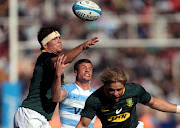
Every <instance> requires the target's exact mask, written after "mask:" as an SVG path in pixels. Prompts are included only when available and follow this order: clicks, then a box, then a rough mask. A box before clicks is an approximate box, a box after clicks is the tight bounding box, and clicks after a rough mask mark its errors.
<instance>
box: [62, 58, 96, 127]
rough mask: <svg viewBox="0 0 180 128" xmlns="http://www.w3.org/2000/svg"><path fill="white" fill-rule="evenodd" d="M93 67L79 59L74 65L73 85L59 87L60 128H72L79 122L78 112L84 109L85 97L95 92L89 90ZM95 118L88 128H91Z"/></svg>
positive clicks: (84, 60) (91, 89) (85, 60)
mask: <svg viewBox="0 0 180 128" xmlns="http://www.w3.org/2000/svg"><path fill="white" fill-rule="evenodd" d="M92 72H93V65H92V63H91V61H90V60H88V59H80V60H79V61H77V62H76V63H75V65H74V75H75V76H76V81H75V83H71V84H65V85H63V86H62V87H61V97H62V98H61V101H62V102H61V103H60V105H59V110H60V119H61V128H74V127H75V126H76V125H77V124H78V122H79V120H80V112H81V110H82V109H83V108H84V104H85V101H86V99H87V97H88V96H89V95H90V94H91V93H93V92H94V91H95V89H93V88H91V85H90V83H91V78H92ZM94 122H95V118H94V119H93V120H92V122H91V123H90V125H89V127H88V128H93V126H94Z"/></svg>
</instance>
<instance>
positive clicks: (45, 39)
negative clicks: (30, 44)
mask: <svg viewBox="0 0 180 128" xmlns="http://www.w3.org/2000/svg"><path fill="white" fill-rule="evenodd" d="M58 36H60V34H59V32H58V31H54V32H52V33H50V34H49V35H47V36H46V37H45V38H44V39H43V40H42V44H43V45H45V44H47V43H48V42H49V41H50V40H52V39H53V38H55V37H58Z"/></svg>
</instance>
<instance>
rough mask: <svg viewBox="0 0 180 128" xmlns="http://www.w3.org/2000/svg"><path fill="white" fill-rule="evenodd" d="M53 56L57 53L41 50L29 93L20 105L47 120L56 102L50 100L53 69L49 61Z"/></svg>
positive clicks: (49, 118)
mask: <svg viewBox="0 0 180 128" xmlns="http://www.w3.org/2000/svg"><path fill="white" fill-rule="evenodd" d="M55 56H57V55H55V54H53V53H48V52H43V53H42V54H41V55H40V56H39V57H38V59H37V62H36V65H35V68H34V72H33V77H32V79H31V83H30V88H29V94H28V96H27V98H26V99H25V100H24V101H23V103H22V105H21V107H25V108H29V109H32V110H35V111H36V112H39V113H40V114H42V115H44V116H45V117H46V119H47V120H51V117H52V115H53V112H54V109H55V107H56V104H57V103H55V102H53V101H52V97H51V87H52V84H53V81H54V75H55V70H53V69H52V68H51V67H50V61H51V58H53V57H55ZM63 76H64V75H62V77H63ZM62 80H64V78H62Z"/></svg>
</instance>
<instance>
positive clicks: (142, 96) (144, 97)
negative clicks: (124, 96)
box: [137, 84, 151, 104]
mask: <svg viewBox="0 0 180 128" xmlns="http://www.w3.org/2000/svg"><path fill="white" fill-rule="evenodd" d="M137 86H138V96H139V103H142V104H146V103H148V102H149V101H150V100H151V95H150V94H149V93H148V92H147V91H146V90H145V89H144V88H143V87H142V86H141V85H139V84H137Z"/></svg>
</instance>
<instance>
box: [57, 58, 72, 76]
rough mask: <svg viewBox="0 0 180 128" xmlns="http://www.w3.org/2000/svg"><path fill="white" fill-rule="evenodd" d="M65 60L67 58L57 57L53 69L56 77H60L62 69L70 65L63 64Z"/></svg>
mask: <svg viewBox="0 0 180 128" xmlns="http://www.w3.org/2000/svg"><path fill="white" fill-rule="evenodd" d="M66 58H67V56H65V55H64V54H63V55H61V56H59V57H58V59H57V61H56V62H55V64H54V68H56V75H57V76H61V75H62V73H63V72H64V69H65V68H66V67H67V66H68V65H69V64H70V63H67V64H65V60H66Z"/></svg>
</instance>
